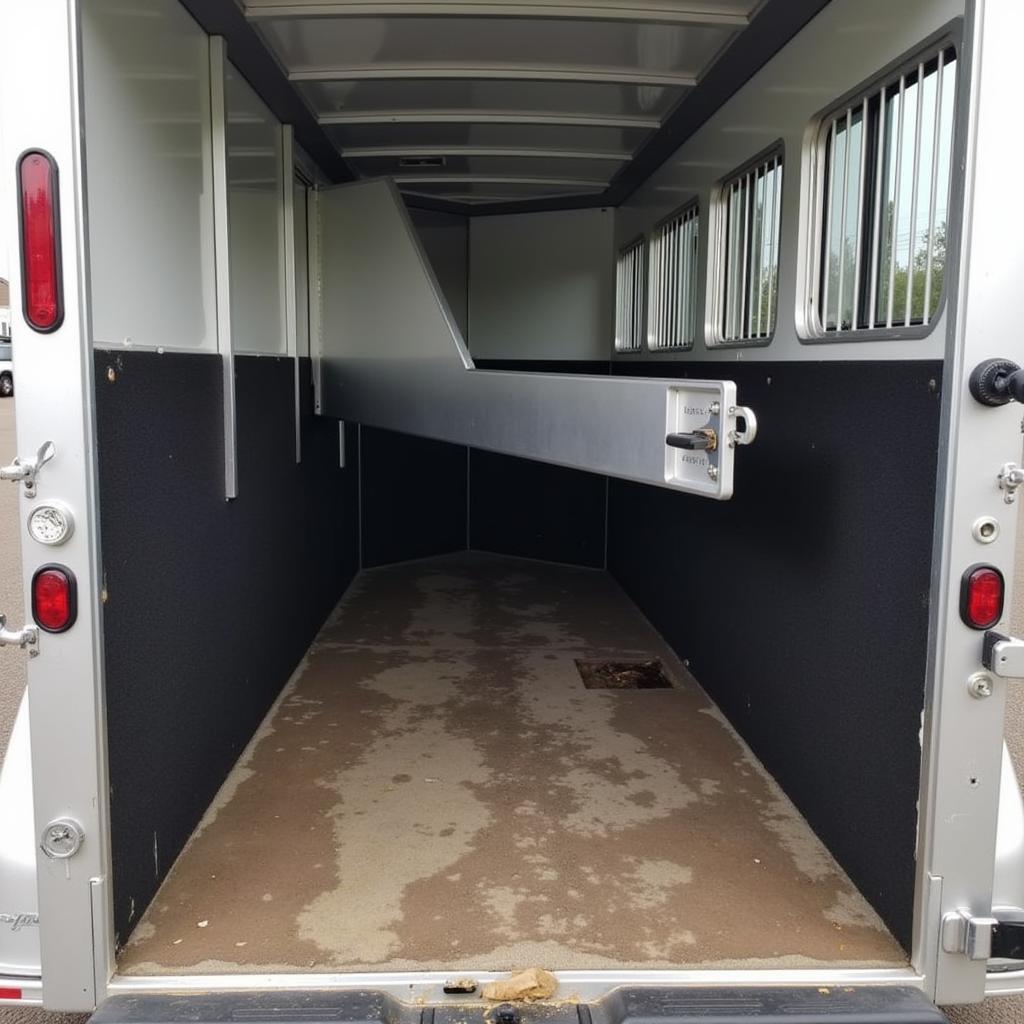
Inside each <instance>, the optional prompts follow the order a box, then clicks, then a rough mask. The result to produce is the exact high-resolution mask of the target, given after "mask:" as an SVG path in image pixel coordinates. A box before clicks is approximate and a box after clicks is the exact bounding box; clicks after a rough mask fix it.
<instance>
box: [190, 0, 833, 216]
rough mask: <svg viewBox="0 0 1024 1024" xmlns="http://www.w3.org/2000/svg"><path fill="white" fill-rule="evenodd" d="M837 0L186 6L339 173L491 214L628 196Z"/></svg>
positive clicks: (400, 0)
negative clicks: (390, 181) (223, 40)
mask: <svg viewBox="0 0 1024 1024" xmlns="http://www.w3.org/2000/svg"><path fill="white" fill-rule="evenodd" d="M826 2H827V0H644V2H642V3H640V2H630V0H375V2H367V0H244V2H241V3H240V8H241V10H240V11H239V7H236V6H235V4H234V3H232V2H231V0H215V2H209V0H206V2H200V0H185V6H186V7H188V8H189V10H190V11H191V12H192V14H193V15H194V16H195V17H196V18H197V19H198V20H199V21H200V23H201V24H203V26H204V28H206V29H207V31H209V32H211V33H215V34H221V35H225V36H226V37H227V40H228V49H229V55H230V57H231V59H232V60H233V61H234V62H235V64H236V65H237V66H238V67H239V70H240V71H241V72H242V73H243V74H244V75H245V76H246V77H247V78H248V79H249V80H250V82H251V83H252V84H253V85H254V87H255V88H256V89H257V90H258V91H259V92H260V93H261V94H263V96H264V99H266V100H267V102H268V103H269V104H270V106H271V107H272V108H274V109H275V113H277V114H278V116H279V117H280V118H281V119H282V120H285V121H288V122H290V123H294V124H295V125H296V135H297V137H298V139H299V141H300V142H301V143H303V145H304V146H305V148H306V149H307V150H309V151H310V152H311V154H312V155H313V156H314V157H316V158H317V159H318V161H319V162H320V163H321V166H323V167H324V170H325V171H326V172H327V173H328V175H329V176H331V177H332V178H334V179H336V180H344V179H352V178H374V177H381V176H388V177H392V178H394V180H395V181H396V182H397V184H398V186H399V188H400V189H401V190H402V192H403V193H404V194H405V195H406V196H407V197H408V198H409V199H410V201H412V202H414V203H416V202H419V203H420V204H422V205H435V206H439V207H449V208H452V209H459V210H463V211H464V212H467V213H480V212H496V211H499V210H505V209H508V210H520V209H538V208H559V207H573V206H596V205H616V204H617V203H619V202H621V201H622V200H623V199H624V198H625V197H626V196H628V195H629V194H630V192H632V191H633V189H634V188H636V187H637V185H639V184H640V183H641V182H642V181H643V180H644V178H646V177H647V175H649V174H650V173H651V172H652V171H653V170H654V169H655V168H656V167H657V166H658V165H659V164H660V163H662V162H663V161H664V160H665V159H666V158H667V157H668V156H669V155H670V154H671V152H672V151H674V150H675V148H677V147H678V146H679V145H680V144H681V143H682V142H683V141H684V139H685V138H686V137H687V136H688V135H689V134H690V133H691V132H692V131H693V130H695V129H696V127H698V126H699V125H700V123H702V122H703V121H704V120H705V118H706V117H707V116H709V115H710V114H711V113H712V112H713V110H714V109H715V108H716V107H717V106H719V105H720V104H721V103H722V102H723V101H724V100H725V99H726V98H727V97H728V96H729V95H731V93H732V92H733V91H735V89H737V88H739V86H740V85H742V84H743V82H744V81H746V80H747V79H748V78H749V77H750V76H751V75H752V74H753V73H754V72H755V71H756V70H757V69H758V68H759V67H760V66H761V65H762V64H763V63H764V62H765V61H766V60H768V58H769V57H771V55H772V54H773V53H775V52H776V51H777V50H778V49H779V48H780V47H781V46H782V45H784V44H785V42H786V41H787V40H788V39H789V38H791V37H792V36H793V35H794V34H795V33H796V32H797V31H799V29H800V28H801V27H802V26H803V25H804V24H805V23H806V22H807V21H808V20H809V19H810V18H811V17H813V15H814V14H815V13H817V11H818V10H820V8H821V7H823V6H824V4H825V3H826ZM261 50H262V51H263V52H262V53H260V52H259V51H261ZM266 51H269V55H268V53H267V52H266ZM268 58H272V59H268ZM289 94H290V95H289ZM275 100H276V102H275ZM282 108H284V109H282ZM289 108H290V109H289ZM296 113H298V115H299V116H298V117H296V116H295V115H296ZM289 115H291V116H289ZM325 156H326V157H327V159H325Z"/></svg>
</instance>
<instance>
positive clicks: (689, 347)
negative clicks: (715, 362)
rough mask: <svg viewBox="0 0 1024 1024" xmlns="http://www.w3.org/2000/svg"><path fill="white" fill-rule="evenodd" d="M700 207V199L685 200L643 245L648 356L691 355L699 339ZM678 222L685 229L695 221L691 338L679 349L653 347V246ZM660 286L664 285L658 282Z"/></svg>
mask: <svg viewBox="0 0 1024 1024" xmlns="http://www.w3.org/2000/svg"><path fill="white" fill-rule="evenodd" d="M702 219H703V218H702V216H701V203H700V197H699V196H694V197H693V198H692V199H689V200H687V201H686V202H685V203H683V204H682V206H677V207H676V208H675V209H674V210H673V211H672V212H671V213H670V214H668V216H666V217H662V218H661V220H659V221H658V222H657V223H656V224H655V225H654V227H652V228H651V231H650V236H649V238H648V241H647V299H646V307H645V318H646V324H645V330H644V332H643V338H644V348H645V349H646V351H648V352H652V353H654V354H656V355H661V354H662V353H669V354H671V353H678V352H692V351H693V350H694V348H695V347H696V344H697V338H698V336H699V335H700V327H701V319H702V314H703V308H702V307H703V304H704V303H703V298H704V297H703V295H702V294H701V289H700V239H701V221H702ZM676 220H678V221H679V222H680V228H681V229H682V228H685V225H686V224H687V223H689V222H690V221H696V228H695V230H696V233H697V237H696V242H697V251H696V252H695V253H694V255H693V266H692V273H693V297H692V301H693V307H694V308H693V334H692V336H691V337H690V339H689V340H688V341H684V342H683V343H682V344H680V345H655V344H653V343H652V331H653V329H654V326H653V324H652V323H651V313H652V310H653V304H652V300H653V298H654V290H655V286H656V284H658V283H659V282H658V281H657V278H656V274H655V268H654V266H653V263H654V255H655V245H656V244H658V245H660V244H661V242H662V240H663V239H662V232H664V231H665V229H666V228H667V227H668V226H669V225H670V224H672V223H673V222H674V221H676ZM660 283H661V284H662V285H664V281H662V282H660Z"/></svg>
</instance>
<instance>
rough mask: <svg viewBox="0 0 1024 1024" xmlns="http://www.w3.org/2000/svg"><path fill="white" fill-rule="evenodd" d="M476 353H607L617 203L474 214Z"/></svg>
mask: <svg viewBox="0 0 1024 1024" xmlns="http://www.w3.org/2000/svg"><path fill="white" fill-rule="evenodd" d="M469 232H470V235H469V239H470V241H469V260H470V264H469V268H470V269H469V320H470V325H471V333H470V351H471V352H472V354H473V358H474V359H606V358H607V357H608V352H609V348H610V345H611V333H610V332H611V323H612V319H611V318H612V301H613V299H614V295H615V283H614V282H615V250H614V235H615V217H614V213H613V211H611V210H602V209H593V210H561V211H558V212H554V213H523V214H509V215H506V216H500V217H474V218H473V219H472V220H471V221H470V222H469Z"/></svg>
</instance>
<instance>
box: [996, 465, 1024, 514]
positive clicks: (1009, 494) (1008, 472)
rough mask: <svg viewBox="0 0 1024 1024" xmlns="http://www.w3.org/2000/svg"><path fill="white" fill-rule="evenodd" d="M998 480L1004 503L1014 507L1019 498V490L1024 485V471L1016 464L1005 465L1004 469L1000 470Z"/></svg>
mask: <svg viewBox="0 0 1024 1024" xmlns="http://www.w3.org/2000/svg"><path fill="white" fill-rule="evenodd" d="M998 479H999V486H1000V487H1001V488H1002V491H1003V501H1005V502H1006V504H1007V505H1012V504H1013V503H1014V501H1015V500H1016V498H1017V488H1019V487H1020V486H1021V484H1024V469H1022V468H1021V467H1020V466H1018V465H1017V463H1016V462H1007V463H1004V465H1003V468H1002V469H1001V470H999V477H998Z"/></svg>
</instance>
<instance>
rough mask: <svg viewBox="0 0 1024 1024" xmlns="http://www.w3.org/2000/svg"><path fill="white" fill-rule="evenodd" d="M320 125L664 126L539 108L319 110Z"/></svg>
mask: <svg viewBox="0 0 1024 1024" xmlns="http://www.w3.org/2000/svg"><path fill="white" fill-rule="evenodd" d="M317 120H318V121H319V122H320V124H321V125H330V124H560V125H564V126H566V127H579V128H646V129H648V130H650V131H655V130H657V129H658V128H660V127H661V121H659V120H658V118H656V117H639V116H636V115H631V114H622V115H617V116H607V117H606V116H604V115H602V114H574V113H551V112H548V111H544V112H538V111H530V110H514V111H513V110H482V109H481V110H476V109H474V110H364V111H340V112H338V113H330V114H320V116H319V117H318V119H317Z"/></svg>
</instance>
